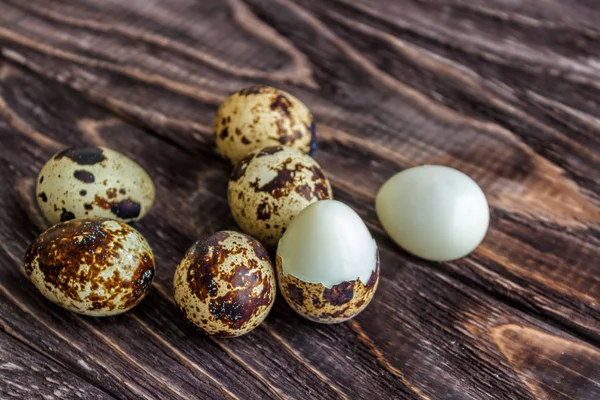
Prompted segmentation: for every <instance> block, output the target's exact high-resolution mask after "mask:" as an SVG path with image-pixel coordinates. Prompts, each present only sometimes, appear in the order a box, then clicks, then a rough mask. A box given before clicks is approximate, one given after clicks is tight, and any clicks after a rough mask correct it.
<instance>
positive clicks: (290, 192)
mask: <svg viewBox="0 0 600 400" xmlns="http://www.w3.org/2000/svg"><path fill="white" fill-rule="evenodd" d="M331 198H333V193H332V191H331V185H330V184H329V180H328V179H327V178H326V177H325V174H324V173H323V170H322V169H321V167H320V166H319V164H317V162H316V161H315V160H313V159H312V158H311V157H310V156H307V155H306V154H304V153H302V152H301V151H299V150H296V149H293V148H289V147H283V146H275V147H267V148H264V149H262V150H260V151H259V152H257V153H253V154H251V155H250V156H248V157H246V158H244V159H243V160H242V161H240V162H239V163H238V164H237V165H236V167H235V168H234V170H233V173H232V174H231V177H230V178H229V190H228V200H229V206H230V208H231V213H232V214H233V217H234V218H235V220H236V222H237V223H238V225H239V226H240V228H241V230H242V231H244V232H246V233H248V234H250V235H252V236H253V237H255V238H256V239H258V240H259V241H260V242H261V243H263V244H264V245H265V246H267V247H268V248H274V247H275V246H276V245H277V242H278V241H279V239H280V238H281V235H282V234H283V232H284V231H285V229H286V228H287V227H288V225H289V224H290V222H291V221H292V220H293V219H294V217H295V216H296V215H297V214H298V213H299V212H300V211H302V210H303V209H304V208H305V207H306V206H308V205H309V204H311V203H314V202H316V201H318V200H326V199H331Z"/></svg>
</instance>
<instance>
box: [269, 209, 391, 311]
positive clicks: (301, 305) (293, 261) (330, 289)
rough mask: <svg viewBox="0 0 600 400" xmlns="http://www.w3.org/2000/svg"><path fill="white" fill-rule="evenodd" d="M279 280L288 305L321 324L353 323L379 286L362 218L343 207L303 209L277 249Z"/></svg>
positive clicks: (376, 262)
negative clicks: (353, 319) (351, 319)
mask: <svg viewBox="0 0 600 400" xmlns="http://www.w3.org/2000/svg"><path fill="white" fill-rule="evenodd" d="M276 271H277V281H278V283H279V290H280V292H281V293H282V295H283V297H284V298H285V300H286V301H287V303H288V304H289V305H290V306H291V307H292V308H293V309H294V310H295V311H296V312H298V313H299V314H300V315H302V316H304V317H306V318H308V319H310V320H312V321H315V322H320V323H337V322H342V321H345V320H348V319H350V318H353V317H354V316H356V315H357V314H358V313H360V312H361V311H362V310H364V308H365V307H366V306H367V305H368V304H369V302H370V301H371V299H372V298H373V295H374V293H375V290H376V289H377V285H378V283H379V253H378V250H377V245H376V243H375V241H374V239H373V238H372V237H371V234H370V233H369V230H368V229H367V227H366V226H365V224H364V222H363V221H362V219H361V218H360V217H359V216H358V214H356V212H354V210H352V209H351V208H350V207H348V206H347V205H345V204H343V203H341V202H339V201H335V200H323V201H318V202H316V203H313V204H311V205H309V206H308V207H306V208H305V209H304V210H303V211H301V212H300V214H298V215H297V216H296V218H295V219H294V220H293V221H292V223H291V224H290V225H289V227H288V229H287V230H286V232H285V233H284V235H283V237H282V238H281V240H280V241H279V246H278V248H277V266H276Z"/></svg>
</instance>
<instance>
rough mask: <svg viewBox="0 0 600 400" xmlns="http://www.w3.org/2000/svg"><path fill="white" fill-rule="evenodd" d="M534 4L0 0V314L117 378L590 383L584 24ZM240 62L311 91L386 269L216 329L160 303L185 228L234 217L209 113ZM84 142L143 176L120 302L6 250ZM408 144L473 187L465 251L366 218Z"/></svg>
mask: <svg viewBox="0 0 600 400" xmlns="http://www.w3.org/2000/svg"><path fill="white" fill-rule="evenodd" d="M533 3H536V2H531V4H533ZM531 4H530V3H528V4H517V3H515V2H508V1H503V0H497V1H493V2H462V1H460V0H444V1H436V2H434V1H416V0H415V1H399V2H383V1H378V2H362V1H361V2H347V1H344V0H338V1H331V2H320V1H316V0H315V1H312V0H303V1H300V2H297V3H294V2H291V1H289V0H277V1H266V0H249V1H247V2H242V1H239V0H230V1H228V2H209V1H206V2H199V3H198V2H188V1H186V0H176V1H173V2H169V3H152V5H149V6H144V7H141V6H139V3H137V2H121V1H116V0H115V1H112V2H108V3H105V4H104V3H103V4H102V5H99V4H98V3H97V2H93V1H87V0H86V1H81V2H79V1H72V0H61V1H56V2H52V3H51V4H49V3H47V2H43V1H40V0H34V1H31V2H27V3H23V2H17V1H14V0H4V1H0V52H1V53H0V54H1V55H2V57H3V58H4V59H7V60H10V62H11V63H12V64H10V65H9V64H7V63H3V64H2V67H1V68H0V79H1V81H0V90H1V93H0V95H1V98H0V143H1V145H2V149H0V177H1V179H2V182H3V183H5V184H4V186H3V188H0V207H2V209H4V210H11V211H9V212H7V213H5V214H6V215H4V214H1V215H0V219H1V220H0V243H1V249H0V265H2V267H1V268H0V273H1V274H2V290H3V291H2V296H3V297H2V302H3V303H2V304H3V309H2V310H3V311H2V314H0V318H1V319H2V321H3V323H4V324H6V326H7V327H10V329H12V330H14V331H15V332H19V334H20V335H22V338H23V340H25V341H26V342H27V343H28V345H29V346H32V347H33V348H35V349H36V351H39V352H42V353H43V354H45V356H47V357H50V358H52V359H53V360H57V361H58V362H60V363H61V365H64V366H65V367H67V368H69V369H70V370H72V371H73V372H74V373H76V374H77V375H80V376H83V377H85V378H86V379H87V380H89V381H90V382H93V384H95V385H99V386H102V387H105V388H106V390H107V391H108V392H110V393H111V394H114V395H115V396H116V397H124V398H126V397H140V396H142V397H150V398H152V397H161V398H182V397H193V396H202V395H204V396H213V397H238V398H246V397H252V398H271V397H272V398H278V397H291V398H301V397H306V396H307V395H309V394H310V395H312V397H315V398H339V397H353V398H355V397H358V398H373V396H376V397H377V396H379V397H380V398H474V399H480V398H531V397H536V398H563V397H564V398H578V399H579V398H581V399H593V398H595V397H598V396H600V393H599V387H598V381H599V380H600V378H599V376H598V371H597V369H595V368H594V365H597V362H598V350H597V349H596V348H594V347H593V346H592V345H590V344H589V343H588V344H586V343H585V342H582V341H581V340H580V339H583V340H587V341H588V342H590V343H592V344H596V345H597V344H598V343H600V309H599V306H598V304H600V303H599V300H600V285H599V284H598V283H599V281H598V272H599V268H600V265H599V264H598V262H597V260H599V259H600V172H599V171H600V168H599V167H600V157H599V156H598V154H599V151H600V139H599V138H600V135H599V134H598V133H599V131H600V108H599V106H598V104H600V103H599V102H600V82H599V81H598V65H600V64H599V62H600V61H599V57H600V54H599V53H600V50H598V49H600V46H599V45H600V43H598V42H599V41H600V32H599V31H598V29H597V26H596V25H595V24H594V23H593V22H594V21H595V20H594V18H595V15H596V10H594V9H593V7H590V6H589V5H587V4H586V3H584V2H582V1H581V2H573V4H572V5H571V6H569V7H566V6H564V4H563V3H561V2H558V1H552V2H546V3H545V6H544V7H539V5H538V6H537V7H536V6H535V5H531ZM25 70H28V71H33V72H34V74H32V73H30V72H26V71H25ZM40 76H42V77H45V78H47V79H41V78H40ZM256 82H261V83H266V84H271V85H275V86H280V87H282V88H284V89H286V90H289V91H292V92H293V93H295V94H296V95H298V96H299V97H300V98H302V99H303V100H304V101H305V102H306V103H307V104H308V105H309V106H310V107H311V109H312V110H313V111H314V113H315V115H316V116H317V119H318V121H319V126H318V128H319V136H320V145H321V146H320V147H321V151H320V152H319V153H318V155H317V160H318V161H319V162H320V163H321V165H322V166H323V167H324V169H325V170H326V171H327V173H328V176H329V177H330V179H331V181H332V183H333V185H334V189H335V195H336V197H337V198H338V199H341V200H342V201H345V202H347V203H348V204H350V205H351V206H352V207H354V208H355V209H356V210H357V211H358V212H359V213H360V214H361V216H362V217H363V218H364V219H365V220H366V222H367V224H368V225H369V227H370V229H371V230H372V231H373V233H374V234H375V235H376V238H377V240H378V243H379V244H380V247H381V249H382V259H383V261H384V263H383V264H382V265H383V266H384V268H383V270H382V284H381V287H380V289H379V293H378V295H377V296H376V298H375V301H374V303H373V305H372V306H370V308H369V309H368V310H367V311H366V312H365V313H364V314H362V315H361V316H359V318H357V319H356V321H354V322H351V323H348V324H344V325H341V326H336V327H323V326H316V325H314V324H310V323H307V322H306V321H303V320H301V319H300V318H298V317H297V316H295V315H293V314H292V313H291V311H290V310H289V308H288V307H287V306H286V305H285V304H284V303H282V302H281V301H279V302H278V304H277V305H276V307H275V309H274V311H273V313H272V314H271V316H270V317H269V319H268V320H267V323H266V324H265V325H264V326H263V327H261V328H259V329H258V330H257V331H256V332H254V333H252V334H251V335H249V336H247V337H244V338H240V339H236V340H234V341H216V340H215V341H213V340H210V339H208V338H205V337H202V336H199V335H197V333H196V332H195V331H194V330H193V329H192V328H191V327H189V326H188V325H187V324H186V323H185V322H184V321H182V319H181V318H180V317H179V316H178V314H177V313H176V311H175V308H174V306H173V304H172V299H171V295H170V287H171V279H172V272H173V268H174V266H175V264H176V263H177V261H178V259H179V257H180V256H181V254H183V252H184V251H185V250H186V248H187V247H188V246H189V245H190V244H191V242H192V241H193V240H195V239H196V238H197V237H199V236H200V235H202V234H206V233H210V232H212V231H215V230H219V229H230V228H235V224H234V222H233V220H232V218H231V216H230V214H229V212H228V208H227V204H226V199H225V192H226V185H227V175H228V170H229V166H228V165H227V164H226V163H225V162H223V161H221V160H220V159H219V158H218V156H217V155H216V153H215V151H214V146H213V142H212V135H211V124H212V118H213V115H214V112H215V110H216V107H217V106H218V104H219V102H220V101H221V100H222V99H223V98H225V96H227V94H228V93H230V92H231V91H234V90H236V89H238V88H239V87H242V86H246V85H249V84H252V83H256ZM67 87H68V88H70V89H66V88H67ZM98 106H99V107H98ZM107 110H108V111H107ZM125 121H128V122H125ZM83 143H93V144H97V145H107V146H109V147H112V148H115V149H117V150H119V151H122V152H124V153H126V154H128V155H130V156H132V157H134V158H135V159H136V160H138V161H139V162H140V163H142V165H144V167H145V168H147V169H148V170H149V171H150V173H151V175H152V176H153V178H154V180H155V183H156V185H157V187H158V190H159V193H158V194H159V196H158V200H157V205H156V206H155V208H154V210H153V211H152V212H151V213H150V214H149V216H148V218H146V219H145V220H144V221H142V222H141V223H139V224H137V227H138V229H140V230H141V231H142V232H143V233H144V234H145V235H146V236H147V238H148V239H149V241H150V242H151V244H152V245H153V247H154V248H155V252H156V255H157V261H158V265H159V267H158V270H157V276H156V281H155V285H154V289H153V290H152V292H151V294H150V296H149V297H148V299H146V300H145V301H144V303H142V304H141V305H140V307H138V308H137V309H136V310H135V311H134V312H133V313H130V314H127V315H126V316H122V317H118V318H115V319H108V320H90V319H86V318H80V317H76V316H73V315H70V314H69V313H67V312H65V311H63V310H60V309H58V308H57V307H54V306H52V305H50V304H48V303H47V302H45V300H44V299H42V298H40V296H39V295H37V293H35V291H34V289H33V288H31V287H30V286H29V285H28V284H27V282H26V280H25V278H24V277H23V276H22V275H21V274H20V272H19V271H18V266H19V264H20V258H21V255H22V254H23V252H24V249H25V247H26V245H27V244H28V242H30V241H31V240H32V239H33V238H34V237H35V235H36V234H37V233H39V231H40V230H41V229H43V227H44V224H45V223H44V221H43V219H42V218H41V216H40V215H39V213H38V212H37V210H36V207H35V204H34V202H33V201H32V198H31V196H30V193H31V190H32V185H33V177H34V176H35V174H36V173H37V171H38V170H39V168H40V167H41V165H42V164H43V162H44V161H45V159H46V158H47V157H49V155H50V154H51V153H52V152H53V151H56V150H58V149H59V148H61V147H62V146H64V145H67V144H83ZM421 163H439V164H447V165H451V166H454V167H457V168H459V169H462V170H464V171H465V172H467V173H469V174H471V175H472V176H473V177H474V178H475V179H476V180H477V181H478V182H479V183H480V184H481V186H482V187H483V188H484V190H485V192H486V195H487V196H488V199H489V201H490V204H491V206H492V223H491V229H490V232H489V234H488V236H487V238H486V240H485V241H484V243H483V245H482V246H481V247H480V248H479V249H478V251H477V252H476V253H474V254H473V255H472V256H470V257H468V258H466V259H463V260H460V261H457V262H452V263H443V264H434V263H428V262H424V261H422V260H418V259H415V258H413V257H411V256H409V255H407V254H406V253H404V252H402V251H400V250H399V249H398V248H397V247H396V246H395V245H394V244H393V243H392V242H391V241H390V240H389V239H388V238H387V237H386V236H385V234H384V233H383V231H382V230H381V227H380V225H379V223H378V221H377V218H376V215H375V212H374V208H373V201H374V196H375V194H376V191H377V189H378V188H379V186H380V185H381V184H382V183H383V182H384V181H385V179H387V178H388V177H389V176H391V175H392V174H394V173H395V172H397V171H398V170H400V169H403V168H406V167H409V166H413V165H416V164H421ZM349 171H351V174H349ZM17 210H18V211H17ZM503 303H509V304H510V305H506V304H503ZM4 305H6V307H4ZM13 314H16V315H18V317H16V318H12V316H13ZM542 320H545V321H546V322H542ZM28 326H35V327H36V328H37V329H35V330H30V329H24V327H28ZM571 334H573V335H576V336H578V337H579V338H580V339H576V338H575V337H573V336H571ZM133 337H135V338H136V340H131V338H133ZM91 343H94V347H92V345H91ZM38 344H40V345H39V346H38ZM35 346H38V347H35ZM95 346H97V347H95ZM104 353H106V354H107V356H106V358H103V357H102V356H101V355H102V354H104ZM147 353H150V354H151V356H150V355H148V354H147ZM79 359H81V360H84V361H83V362H84V363H85V365H87V366H88V367H89V368H82V366H81V365H78V364H77V363H76V360H79ZM113 364H114V365H113ZM274 371H275V372H274ZM103 382H106V383H103ZM104 385H106V386H104Z"/></svg>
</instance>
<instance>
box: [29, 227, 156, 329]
mask: <svg viewBox="0 0 600 400" xmlns="http://www.w3.org/2000/svg"><path fill="white" fill-rule="evenodd" d="M25 273H26V275H27V277H28V278H29V280H30V281H31V282H32V283H33V284H34V285H35V287H36V288H37V289H38V290H39V291H40V292H41V293H42V294H43V295H44V296H46V297H47V298H48V299H50V300H51V301H53V302H54V303H56V304H58V305H60V306H61V307H64V308H66V309H67V310H70V311H73V312H76V313H80V314H85V315H91V316H97V317H100V316H109V315H115V314H120V313H122V312H125V311H127V310H129V309H131V308H132V307H134V306H135V305H136V304H138V303H139V302H140V301H141V300H142V299H143V298H144V296H145V295H146V293H147V292H148V289H149V288H150V284H151V282H152V278H153V276H154V255H153V254H152V250H151V249H150V246H149V245H148V243H147V242H146V239H144V237H143V236H142V235H141V234H140V233H139V232H138V231H136V230H135V229H133V228H132V227H130V226H129V225H127V224H125V223H123V222H120V221H115V220H109V219H102V218H95V219H76V220H71V221H67V222H63V223H61V224H58V225H54V226H53V227H51V228H50V229H48V230H47V231H46V232H44V233H42V234H41V235H40V236H39V237H38V238H37V239H36V240H35V241H34V242H33V243H32V244H31V245H30V246H29V248H28V249H27V252H26V254H25Z"/></svg>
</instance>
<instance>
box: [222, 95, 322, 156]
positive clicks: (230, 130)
mask: <svg viewBox="0 0 600 400" xmlns="http://www.w3.org/2000/svg"><path fill="white" fill-rule="evenodd" d="M214 132H215V137H216V143H217V148H218V150H219V152H220V153H221V155H223V157H225V158H227V159H228V160H230V161H231V163H232V164H234V165H235V164H237V163H238V162H239V161H240V160H241V159H242V158H244V157H245V156H246V155H248V154H249V153H251V152H252V151H255V150H258V149H261V148H263V147H267V146H276V145H284V146H290V147H294V148H296V149H299V150H301V151H302V152H304V153H309V154H312V153H313V152H314V151H315V149H316V146H317V142H316V129H315V123H314V120H313V116H312V114H311V113H310V110H309V109H308V108H307V107H306V106H305V105H304V104H303V103H302V102H301V101H300V100H298V99H297V98H296V97H294V96H292V95H291V94H289V93H287V92H284V91H283V90H279V89H276V88H272V87H268V86H253V87H249V88H245V89H242V90H240V91H239V92H237V93H234V94H233V95H231V96H230V97H229V98H228V99H227V100H225V101H224V102H223V104H222V105H221V107H220V108H219V110H218V112H217V116H216V117H215V122H214Z"/></svg>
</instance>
